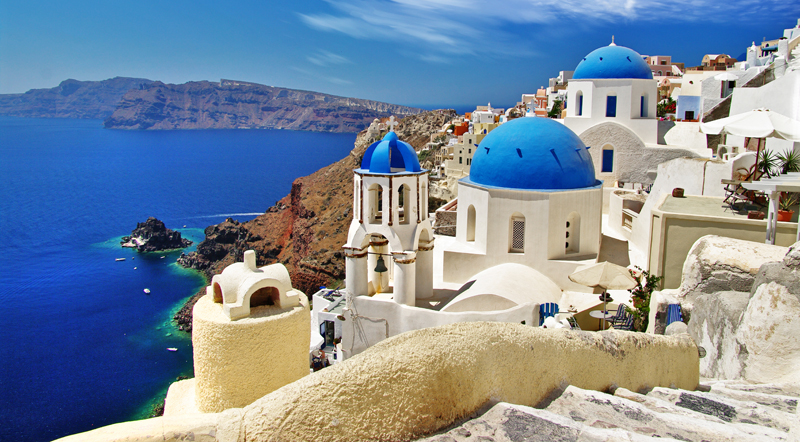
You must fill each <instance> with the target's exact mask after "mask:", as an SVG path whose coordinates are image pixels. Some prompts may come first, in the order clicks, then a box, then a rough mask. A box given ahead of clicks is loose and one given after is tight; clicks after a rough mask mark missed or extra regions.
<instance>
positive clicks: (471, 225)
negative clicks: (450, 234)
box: [467, 204, 475, 241]
mask: <svg viewBox="0 0 800 442" xmlns="http://www.w3.org/2000/svg"><path fill="white" fill-rule="evenodd" d="M467 241H475V206H473V205H472V204H470V205H469V208H468V209H467Z"/></svg>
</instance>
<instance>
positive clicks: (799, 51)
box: [786, 44, 800, 72]
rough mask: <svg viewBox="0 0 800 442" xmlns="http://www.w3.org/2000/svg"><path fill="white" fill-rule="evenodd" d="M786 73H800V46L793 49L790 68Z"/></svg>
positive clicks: (788, 67) (790, 56)
mask: <svg viewBox="0 0 800 442" xmlns="http://www.w3.org/2000/svg"><path fill="white" fill-rule="evenodd" d="M786 71H787V72H789V71H800V44H799V45H797V46H795V47H794V49H792V52H791V53H790V55H789V66H787V69H786Z"/></svg>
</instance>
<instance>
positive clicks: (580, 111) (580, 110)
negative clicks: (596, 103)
mask: <svg viewBox="0 0 800 442" xmlns="http://www.w3.org/2000/svg"><path fill="white" fill-rule="evenodd" d="M577 100H578V105H577V106H576V110H575V116H578V117H580V116H581V115H583V92H581V91H578V96H577Z"/></svg>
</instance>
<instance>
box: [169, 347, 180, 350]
mask: <svg viewBox="0 0 800 442" xmlns="http://www.w3.org/2000/svg"><path fill="white" fill-rule="evenodd" d="M167 350H169V351H178V349H177V348H175V347H167Z"/></svg>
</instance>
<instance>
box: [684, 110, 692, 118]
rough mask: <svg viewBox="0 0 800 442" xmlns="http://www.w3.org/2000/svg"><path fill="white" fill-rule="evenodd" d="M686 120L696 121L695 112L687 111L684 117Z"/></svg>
mask: <svg viewBox="0 0 800 442" xmlns="http://www.w3.org/2000/svg"><path fill="white" fill-rule="evenodd" d="M683 118H684V119H685V120H694V111H686V114H685V115H684V116H683Z"/></svg>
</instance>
